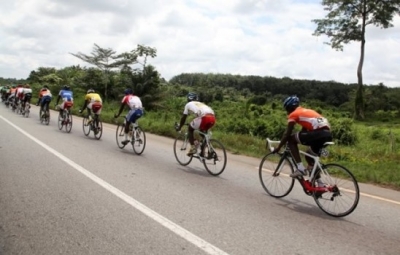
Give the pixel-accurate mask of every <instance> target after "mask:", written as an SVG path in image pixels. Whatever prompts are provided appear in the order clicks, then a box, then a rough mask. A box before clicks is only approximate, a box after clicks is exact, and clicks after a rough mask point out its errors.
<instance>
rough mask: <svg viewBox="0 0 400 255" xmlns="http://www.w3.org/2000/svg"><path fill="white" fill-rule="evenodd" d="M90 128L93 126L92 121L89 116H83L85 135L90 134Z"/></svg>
mask: <svg viewBox="0 0 400 255" xmlns="http://www.w3.org/2000/svg"><path fill="white" fill-rule="evenodd" d="M90 128H91V125H90V123H89V118H88V117H86V116H85V117H83V120H82V129H83V134H84V135H85V136H88V135H89V133H90Z"/></svg>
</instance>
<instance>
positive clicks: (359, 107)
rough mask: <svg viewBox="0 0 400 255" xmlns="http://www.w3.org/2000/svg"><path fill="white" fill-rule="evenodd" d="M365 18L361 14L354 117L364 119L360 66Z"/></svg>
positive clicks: (363, 45)
mask: <svg viewBox="0 0 400 255" xmlns="http://www.w3.org/2000/svg"><path fill="white" fill-rule="evenodd" d="M365 20H366V16H365V15H363V24H362V32H361V52H360V61H359V62H358V68H357V81H358V88H357V93H356V99H355V102H354V103H355V105H354V106H355V118H356V119H364V118H365V114H364V110H365V104H364V86H363V76H362V68H363V64H364V54H365V26H366V25H365Z"/></svg>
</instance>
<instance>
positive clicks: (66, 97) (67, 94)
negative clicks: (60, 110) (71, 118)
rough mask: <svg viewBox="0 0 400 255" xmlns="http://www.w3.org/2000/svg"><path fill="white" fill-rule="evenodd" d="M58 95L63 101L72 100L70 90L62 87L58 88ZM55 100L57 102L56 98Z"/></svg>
mask: <svg viewBox="0 0 400 255" xmlns="http://www.w3.org/2000/svg"><path fill="white" fill-rule="evenodd" d="M58 95H59V96H60V97H61V99H62V100H63V101H64V102H65V101H68V102H72V101H74V98H73V93H72V91H71V90H64V89H62V90H60V93H59V94H58ZM57 102H58V99H57Z"/></svg>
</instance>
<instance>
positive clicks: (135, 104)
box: [122, 95, 143, 110]
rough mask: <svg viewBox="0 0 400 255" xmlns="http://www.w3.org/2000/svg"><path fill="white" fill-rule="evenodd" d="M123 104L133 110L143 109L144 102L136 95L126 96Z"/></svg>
mask: <svg viewBox="0 0 400 255" xmlns="http://www.w3.org/2000/svg"><path fill="white" fill-rule="evenodd" d="M122 103H123V104H126V105H128V106H129V108H130V109H131V110H132V109H142V108H143V105H142V101H141V100H140V98H139V97H138V96H135V95H126V96H124V98H122Z"/></svg>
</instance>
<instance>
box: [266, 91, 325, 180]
mask: <svg viewBox="0 0 400 255" xmlns="http://www.w3.org/2000/svg"><path fill="white" fill-rule="evenodd" d="M283 107H284V108H285V110H286V112H287V114H288V124H287V128H286V131H285V133H284V135H283V137H282V139H281V142H280V143H279V145H278V147H276V148H275V149H274V151H273V152H274V153H277V152H278V151H279V150H280V149H281V148H282V147H283V146H284V145H285V144H286V142H287V143H288V145H289V149H290V152H291V153H292V156H293V158H294V160H295V161H296V163H297V170H296V171H295V172H294V173H293V174H291V175H290V177H292V178H296V177H300V176H304V175H306V171H305V170H306V169H305V168H304V165H303V163H302V161H301V158H300V153H299V147H298V144H299V143H300V144H303V145H307V146H309V148H308V150H307V152H308V153H310V154H313V155H318V154H319V152H320V150H321V148H322V147H323V145H324V143H325V142H331V141H332V133H331V131H330V125H329V122H328V120H327V119H326V118H324V117H323V116H321V115H320V114H319V113H317V112H316V111H314V110H311V109H306V108H303V107H301V106H300V100H299V98H298V97H297V96H290V97H288V98H286V99H285V101H284V102H283ZM296 123H298V124H299V125H301V126H302V129H301V131H300V132H297V133H295V134H292V132H293V129H294V126H295V124H296ZM306 160H307V163H308V165H309V166H308V168H309V169H310V168H311V167H312V166H313V164H314V162H313V159H312V158H310V157H306ZM318 180H319V179H318ZM318 180H317V181H318Z"/></svg>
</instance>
